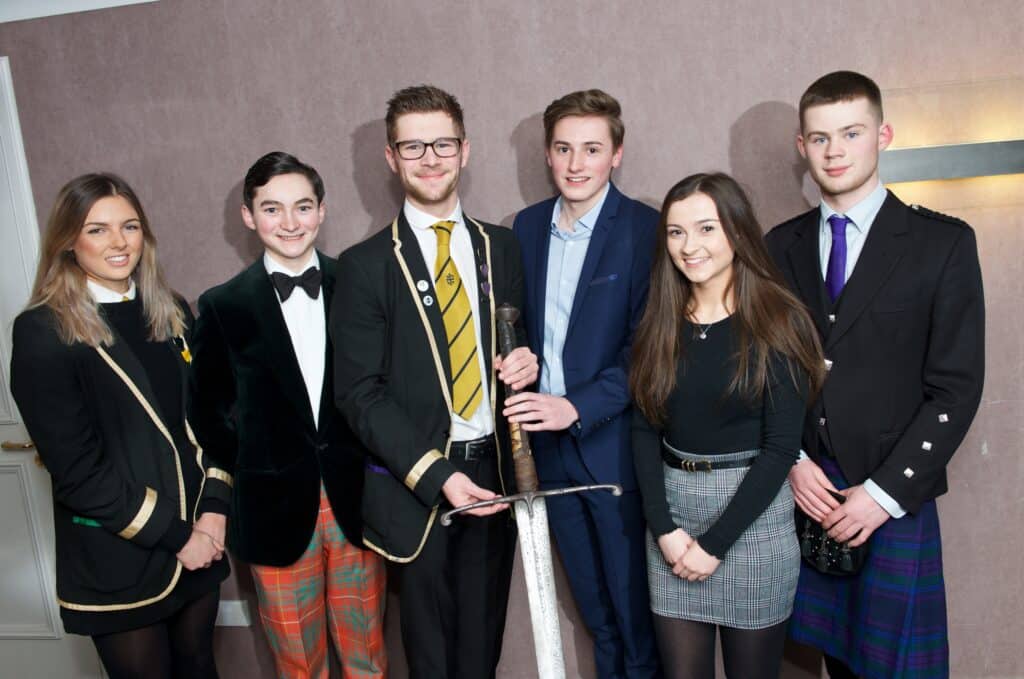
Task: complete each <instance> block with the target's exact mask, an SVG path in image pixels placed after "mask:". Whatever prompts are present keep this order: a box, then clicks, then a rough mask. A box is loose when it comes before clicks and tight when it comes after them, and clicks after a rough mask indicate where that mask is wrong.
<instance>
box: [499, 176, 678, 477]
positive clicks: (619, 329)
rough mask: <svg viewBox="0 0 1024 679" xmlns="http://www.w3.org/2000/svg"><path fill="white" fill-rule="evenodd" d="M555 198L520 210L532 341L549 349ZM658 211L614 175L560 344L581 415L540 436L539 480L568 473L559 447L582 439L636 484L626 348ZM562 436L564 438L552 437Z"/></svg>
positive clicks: (594, 459) (592, 465)
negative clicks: (625, 191)
mask: <svg viewBox="0 0 1024 679" xmlns="http://www.w3.org/2000/svg"><path fill="white" fill-rule="evenodd" d="M555 200H556V199H555V198H549V199H548V200H545V201H541V202H540V203H537V204H535V205H531V206H530V207H528V208H525V209H524V210H522V211H521V212H520V213H519V214H518V215H516V219H515V223H514V225H513V227H512V228H513V229H514V230H515V234H516V237H517V238H518V240H519V243H520V246H521V247H522V250H523V273H524V280H525V295H524V302H523V304H524V306H525V309H524V318H525V325H526V334H527V338H528V340H529V343H530V349H531V351H533V353H535V354H536V355H537V356H543V353H544V309H545V307H546V306H547V301H546V300H545V293H546V288H547V272H548V251H549V249H550V242H551V213H552V210H553V209H554V206H555ZM657 225H658V212H657V211H656V210H654V209H653V208H651V207H649V206H647V205H644V204H643V203H640V202H638V201H635V200H632V199H631V198H628V197H626V196H624V195H622V193H621V192H619V190H618V189H616V188H615V185H614V184H612V185H611V186H610V187H609V189H608V196H607V197H606V198H605V202H604V206H603V207H602V208H601V214H600V215H599V216H598V218H597V223H596V225H595V226H594V232H593V234H592V235H591V238H590V244H589V246H588V247H587V255H586V258H585V259H584V261H583V269H582V271H581V272H580V279H579V282H578V283H577V288H576V297H575V299H574V300H573V305H572V313H571V315H570V316H569V327H568V330H567V333H566V338H565V348H564V351H563V353H562V361H563V363H562V364H563V368H564V372H565V386H566V394H565V396H566V398H568V399H569V401H570V402H572V404H573V405H574V406H575V407H576V410H577V412H579V416H580V426H579V428H578V430H577V431H572V430H570V431H569V432H565V433H564V434H562V435H560V436H542V435H535V436H534V437H533V439H532V441H533V444H534V446H533V447H534V450H535V452H536V456H535V459H536V463H537V473H538V475H539V477H540V479H541V481H561V480H565V479H563V478H561V477H562V476H564V474H563V473H562V472H561V468H562V467H561V465H560V464H559V463H558V460H557V459H556V457H555V456H556V455H557V450H554V449H552V448H556V447H561V446H565V445H575V446H576V447H577V450H578V451H579V454H580V455H581V457H582V458H583V462H584V464H585V465H586V467H587V469H588V470H589V471H590V473H591V474H592V475H593V477H594V479H595V480H596V481H598V482H600V483H619V484H622V486H623V487H624V488H625V489H627V490H631V489H634V488H636V476H635V473H634V471H633V458H632V455H630V454H629V451H630V396H629V352H630V348H631V346H632V343H633V333H634V331H635V330H636V326H637V324H638V323H639V322H640V316H641V315H642V314H643V310H644V305H645V304H646V302H647V289H648V287H649V285H650V271H651V258H652V256H653V254H654V247H655V233H656V232H657ZM558 441H560V443H555V442H558Z"/></svg>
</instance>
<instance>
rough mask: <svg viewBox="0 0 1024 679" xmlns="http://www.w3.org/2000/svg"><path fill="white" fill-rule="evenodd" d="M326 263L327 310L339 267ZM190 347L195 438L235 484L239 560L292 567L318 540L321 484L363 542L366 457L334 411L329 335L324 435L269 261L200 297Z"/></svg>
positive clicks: (232, 519) (234, 547)
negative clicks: (361, 515)
mask: <svg viewBox="0 0 1024 679" xmlns="http://www.w3.org/2000/svg"><path fill="white" fill-rule="evenodd" d="M318 257H319V261H320V269H321V271H322V275H323V279H322V284H321V291H322V293H323V295H324V312H325V313H327V310H328V309H329V308H330V304H331V299H332V296H333V295H334V291H335V275H336V263H335V261H334V260H333V259H331V258H329V257H327V256H325V255H323V254H321V253H318ZM293 294H305V293H304V292H303V291H302V290H301V289H300V290H297V291H296V292H295V293H293ZM192 344H193V355H194V357H193V363H192V368H193V373H194V393H193V398H192V416H191V417H192V420H193V426H194V427H195V431H196V436H197V437H198V439H199V442H200V443H201V444H202V445H203V447H204V449H206V451H207V454H208V455H209V456H210V457H211V458H213V459H215V460H216V461H217V465H218V466H219V467H221V468H222V469H224V470H226V471H227V472H228V473H229V474H230V475H231V477H232V479H233V483H234V492H233V493H232V496H231V513H230V516H229V517H228V546H229V547H230V549H231V551H232V553H233V554H235V555H236V556H237V557H238V558H240V559H242V560H243V561H247V562H249V563H253V564H259V565H267V566H287V565H289V564H292V563H294V562H295V561H296V560H297V559H298V558H299V557H300V556H301V555H302V553H303V552H304V551H305V549H306V547H307V546H308V545H309V541H310V539H311V537H312V535H313V529H314V527H315V525H316V519H317V514H318V512H319V507H320V485H321V482H322V483H323V485H324V487H325V489H326V491H327V497H328V499H329V500H330V503H331V508H332V509H333V511H334V516H335V519H336V520H337V522H338V524H339V525H340V526H341V528H342V530H343V531H344V533H345V536H346V537H347V538H348V539H349V540H351V541H353V542H356V543H359V541H360V535H361V532H362V531H361V522H360V518H359V506H360V498H361V493H362V455H361V451H360V449H359V447H358V446H357V445H356V444H355V442H354V440H353V438H352V435H351V432H350V431H349V429H348V427H347V426H346V424H345V422H344V420H343V419H342V418H341V416H340V415H339V414H338V412H337V411H336V410H335V409H334V404H333V401H332V397H333V393H334V386H333V379H332V367H331V366H332V362H333V351H332V349H331V343H330V338H328V340H327V343H326V359H325V361H326V362H325V370H324V384H323V390H322V393H321V398H320V403H319V428H318V427H317V425H316V424H315V423H314V420H313V412H312V410H311V409H310V404H309V396H308V392H307V390H306V385H305V383H304V382H303V378H302V373H301V371H300V369H299V364H298V359H297V358H296V356H295V350H294V349H293V347H292V342H291V337H290V335H289V334H288V327H287V325H286V324H285V320H284V315H283V314H282V312H281V304H280V302H278V298H277V293H276V292H275V290H274V287H273V283H272V282H271V279H270V276H269V275H268V274H267V271H266V267H265V266H264V263H263V258H262V256H261V257H260V258H259V259H258V260H257V261H256V262H255V263H253V264H252V265H251V266H250V267H249V268H247V269H245V270H244V271H242V272H241V273H240V274H238V275H237V276H235V277H234V278H232V279H231V280H229V281H228V282H226V283H224V284H222V285H219V286H217V287H215V288H212V289H210V290H208V291H207V292H206V293H204V294H203V295H202V296H201V297H200V298H199V318H198V320H197V321H196V327H195V332H194V333H193V341H192Z"/></svg>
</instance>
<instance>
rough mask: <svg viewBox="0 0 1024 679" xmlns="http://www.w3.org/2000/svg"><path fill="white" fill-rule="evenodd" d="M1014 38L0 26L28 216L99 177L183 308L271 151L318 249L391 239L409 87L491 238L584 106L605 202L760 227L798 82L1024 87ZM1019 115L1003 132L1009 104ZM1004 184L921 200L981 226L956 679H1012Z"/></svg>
mask: <svg viewBox="0 0 1024 679" xmlns="http://www.w3.org/2000/svg"><path fill="white" fill-rule="evenodd" d="M1022 26H1024V4H1022V3H1020V2H1019V0H990V1H988V2H986V3H984V4H983V5H981V4H979V5H974V4H970V3H963V2H953V1H952V0H938V1H937V2H933V3H929V4H927V5H924V4H921V3H894V2H882V1H879V0H862V1H861V2H858V3H850V2H820V1H811V0H779V1H777V2H771V3H765V2H756V1H753V0H749V1H742V2H740V1H736V2H721V3H704V2H693V1H689V2H679V1H678V0H677V1H675V2H654V1H641V2H634V3H621V2H610V1H608V0H602V1H599V2H586V3H585V2H570V3H560V4H552V3H548V2H539V1H537V0H523V1H522V2H516V3H498V2H488V1H486V0H484V1H482V2H477V3H463V2H456V1H454V0H434V1H433V2H430V3H425V2H423V3H420V2H408V1H399V0H378V1H377V2H342V1H340V0H302V1H301V2H291V3H284V2H276V1H275V0H160V2H157V3H152V4H146V5H138V6H134V7H126V8H121V9H113V10H104V11H97V12H89V13H85V14H78V15H69V16H60V17H52V18H46V19H39V20H33V21H25V22H15V23H10V24H3V25H0V55H4V56H8V57H10V59H11V67H12V70H13V75H14V85H15V91H16V96H17V100H18V106H19V112H20V117H21V126H22V131H23V133H24V142H25V147H26V151H27V154H28V161H29V168H30V171H31V178H32V184H33V188H34V192H35V197H36V205H37V209H38V212H39V215H40V218H41V219H45V215H47V214H48V212H49V208H50V204H51V202H52V200H53V197H54V195H55V193H56V191H57V189H58V188H59V187H60V186H61V184H63V183H64V182H65V181H66V180H67V179H69V178H70V177H72V176H73V175H76V174H79V173H82V172H86V171H91V170H99V169H109V170H113V171H116V172H118V173H121V174H122V175H124V176H125V177H126V178H128V179H129V181H131V182H132V183H133V184H134V186H135V187H136V189H137V190H138V191H139V193H140V194H141V196H142V198H143V201H144V204H145V205H146V208H147V211H148V212H149V215H150V218H151V220H152V221H153V223H154V224H155V228H156V231H157V235H158V237H159V239H160V250H161V256H162V260H163V262H164V264H165V266H166V269H167V273H168V275H169V277H170V279H171V281H172V282H173V284H174V285H175V286H176V287H177V288H178V289H179V290H180V291H181V292H182V293H183V294H185V295H186V296H187V297H188V298H189V299H191V300H194V299H195V298H196V297H197V296H198V295H199V294H200V293H201V292H202V291H203V290H205V289H206V288H208V287H210V286H211V285H213V284H215V283H218V282H221V281H223V280H225V279H226V278H228V277H229V276H230V275H232V274H234V273H235V272H236V271H237V270H239V269H240V268H241V267H242V266H243V265H244V264H246V263H248V262H249V261H251V260H252V259H253V257H254V256H255V255H256V253H257V252H258V248H257V246H256V243H255V242H254V241H253V239H252V238H250V234H249V232H248V231H246V230H245V229H244V228H243V227H242V225H241V222H240V220H239V218H238V209H237V206H238V204H239V201H240V197H239V196H240V187H241V179H242V176H243V173H244V172H245V169H246V168H247V167H248V165H249V164H250V163H251V162H252V161H253V160H255V159H256V158H257V157H258V156H259V155H261V154H263V153H264V152H266V151H270V150H273V149H278V148H280V149H285V150H288V151H291V152H293V153H295V154H296V155H298V156H299V157H300V158H303V159H304V160H306V161H308V162H311V163H312V164H314V165H316V166H317V167H318V168H319V169H320V171H321V173H322V174H323V176H324V179H325V181H326V184H327V201H328V210H329V215H328V219H327V222H326V224H325V227H324V228H323V229H322V233H323V237H322V242H321V247H322V248H323V249H324V250H325V251H327V252H329V253H332V254H336V253H337V252H339V251H340V250H341V249H342V248H344V247H346V246H348V245H351V244H353V243H355V242H357V241H359V240H361V239H363V238H364V237H366V236H367V235H368V234H370V233H372V232H373V231H375V230H376V229H377V228H379V227H380V226H382V225H383V224H384V223H385V222H386V221H388V220H390V219H391V217H392V216H393V215H394V214H395V212H396V210H397V208H398V205H399V198H400V196H399V192H398V190H397V187H396V185H395V183H394V182H393V181H392V179H391V177H390V174H389V172H388V171H387V168H386V166H385V164H384V161H383V158H382V149H383V144H384V130H383V120H382V118H383V114H384V103H385V101H386V99H387V98H388V96H389V95H390V94H391V93H392V92H393V91H394V90H396V89H398V88H399V87H402V86H405V85H408V84H414V83H419V82H432V83H435V84H437V85H440V86H442V87H444V88H447V89H449V90H451V91H452V92H454V93H455V94H456V95H457V96H458V97H459V98H460V100H461V101H462V104H463V106H464V107H465V110H466V115H467V119H466V122H467V127H468V134H469V137H470V138H471V139H472V143H473V155H472V158H471V161H470V166H469V169H468V172H466V173H465V175H464V177H465V180H464V183H463V191H462V197H463V202H464V205H465V206H466V208H467V210H468V211H469V212H470V213H471V214H473V215H475V216H478V217H481V218H484V219H488V220H491V221H496V222H501V223H503V224H506V225H507V224H510V223H511V218H512V216H513V215H514V214H515V212H516V211H517V210H519V209H520V208H521V207H522V206H523V205H525V204H527V203H530V202H533V201H536V200H539V199H541V198H543V197H545V196H546V195H548V194H549V193H550V192H551V186H550V184H549V181H548V179H547V174H546V167H545V165H544V161H543V156H542V148H541V144H542V142H541V139H542V134H541V127H540V112H541V111H542V110H543V108H544V106H545V105H546V104H547V103H548V102H550V101H551V100H552V99H554V98H555V97H557V96H559V95H561V94H564V93H565V92H568V91H570V90H575V89H580V88H585V87H601V88H603V89H605V90H607V91H609V92H611V93H613V94H614V95H615V96H617V97H618V98H619V99H620V100H621V102H622V104H623V109H624V116H625V121H626V126H627V135H626V157H625V161H624V163H623V167H622V168H621V169H620V170H619V171H618V174H617V176H616V180H617V182H618V183H619V185H620V186H621V188H623V189H624V190H625V191H626V192H627V193H630V194H632V195H634V196H636V197H639V198H642V199H644V200H646V201H648V202H650V203H652V204H657V203H659V202H660V199H661V197H662V195H663V194H664V192H665V191H666V189H667V188H668V187H669V186H670V185H671V184H672V183H673V182H675V181H676V180H678V179H680V178H681V177H683V176H684V175H686V174H689V173H691V172H694V171H698V170H705V169H723V170H726V171H730V172H732V173H733V174H734V175H736V176H737V177H738V178H739V179H740V180H742V181H743V182H745V183H746V185H747V186H748V187H749V188H750V190H751V191H752V193H753V196H754V198H755V202H756V205H757V207H758V208H759V210H760V214H761V216H762V219H763V221H764V222H765V223H766V224H770V223H774V222H776V221H779V220H781V219H783V218H785V217H787V216H789V215H792V214H794V213H796V212H797V211H800V210H803V209H805V208H806V206H807V204H808V203H807V199H806V198H805V197H804V195H803V189H802V170H801V168H800V165H799V162H798V157H797V155H796V152H795V150H794V148H793V145H792V141H791V140H792V136H793V134H794V131H795V126H796V114H795V110H794V104H795V101H796V99H797V98H798V97H799V95H800V93H801V92H802V91H803V89H804V88H805V87H806V85H807V84H808V83H810V82H811V81H812V80H813V79H814V78H816V77H817V76H819V75H821V74H823V73H825V72H827V71H830V70H834V69H837V68H852V69H855V70H860V71H863V72H865V73H868V74H870V75H872V76H873V77H874V78H875V79H876V80H877V81H878V82H879V84H880V85H881V86H882V88H883V89H885V90H886V91H900V92H905V91H910V92H911V93H913V92H914V91H915V88H926V87H931V86H933V85H936V84H941V83H961V84H962V83H984V82H987V81H990V80H994V79H1009V82H1010V83H1011V84H1012V86H1014V87H1018V88H1020V89H1021V91H1024V87H1022V86H1021V84H1020V83H1021V82H1022V80H1024V50H1022V49H1021V47H1020V42H1019V36H1020V30H1021V27H1022ZM1022 100H1024V99H1021V98H1020V97H1018V98H1017V99H1016V101H1017V102H1020V101H1022ZM961 103H962V102H958V99H957V97H955V96H949V97H945V98H943V97H941V96H939V97H938V98H930V99H928V100H927V101H924V100H922V101H921V102H920V104H921V105H920V106H919V107H918V112H920V113H922V114H923V113H925V112H926V113H927V114H928V115H929V116H931V117H932V118H935V117H939V118H942V117H943V116H946V115H947V114H952V113H953V112H954V110H955V109H956V107H957V106H959V105H961ZM982 103H984V102H982ZM901 111H902V113H901V115H902V116H903V117H902V118H901V120H900V121H898V122H897V140H899V138H900V136H899V135H900V124H903V125H905V126H909V127H911V128H913V126H914V122H915V120H916V118H915V117H914V113H915V107H914V106H910V107H909V109H908V108H907V107H903V109H901ZM1016 113H1017V118H1018V119H1024V115H1021V114H1022V113H1024V111H1022V109H1021V107H1020V105H1019V104H1018V105H1017V109H1016ZM1005 181H1006V182H1009V188H1005V187H1004V190H1000V191H989V190H979V191H976V192H970V191H966V192H959V193H958V192H957V191H956V190H954V191H952V192H947V191H945V190H933V196H934V199H935V201H937V202H938V203H942V205H935V206H936V207H941V209H943V210H945V211H947V212H950V213H952V214H955V215H957V216H960V217H963V218H965V219H967V220H968V221H970V222H971V223H972V224H973V225H974V227H975V228H976V229H977V232H978V240H979V247H980V251H981V257H982V266H983V269H984V275H985V285H986V291H987V296H988V318H989V321H988V323H989V325H988V352H989V366H988V367H989V378H988V382H987V386H986V390H985V398H984V402H983V404H982V407H981V411H980V413H979V416H978V419H977V421H976V423H975V426H974V428H973V429H972V431H971V434H970V435H969V437H968V439H967V441H966V442H965V443H964V445H963V447H962V448H961V450H960V452H959V453H958V454H957V456H956V458H954V461H953V463H952V468H951V485H952V490H951V492H950V494H949V495H948V496H947V497H946V498H944V499H943V500H942V502H941V503H940V507H941V515H942V520H943V524H944V535H945V541H944V544H945V547H946V563H947V569H946V572H947V580H948V584H949V595H950V596H949V599H950V611H949V614H950V621H951V635H952V660H953V667H954V676H955V677H961V678H968V677H969V678H971V679H981V678H989V677H1014V676H1024V662H1022V661H1020V660H1019V657H1020V649H1019V639H1020V634H1019V631H1018V630H1019V625H1018V622H1019V613H1020V611H1021V610H1022V609H1024V606H1022V604H1024V577H1022V576H1021V574H1020V569H1018V568H1016V567H1015V566H1014V565H1013V564H1016V563H1018V562H1019V554H1020V546H1019V540H1018V539H1017V538H1019V536H1020V528H1019V527H1020V525H1021V524H1022V522H1024V505H1022V503H1021V502H1020V495H1021V491H1020V488H1021V487H1022V485H1024V466H1022V464H1021V462H1020V460H1021V459H1022V457H1021V452H1022V451H1021V427H1022V425H1021V423H1022V422H1024V388H1022V386H1021V384H1022V383H1024V380H1022V377H1024V375H1022V373H1024V340H1022V339H1021V338H1022V337H1024V327H1022V325H1024V321H1022V317H1021V315H1020V313H1019V312H1020V300H1021V298H1022V296H1024V289H1022V285H1024V284H1022V283H1021V281H1024V275H1022V274H1024V270H1022V264H1021V256H1020V255H1021V253H1024V242H1022V241H1024V191H1021V189H1022V188H1024V182H1022V181H1021V177H1020V176H1018V177H1015V178H1007V179H1005ZM940 186H941V185H940ZM926 193H927V191H926ZM922 202H924V201H922ZM926 204H927V203H926ZM933 205H934V203H933ZM515 587H516V589H515V591H514V593H513V603H512V610H511V613H510V616H509V629H508V631H507V634H506V645H505V655H504V658H503V661H502V665H501V672H500V675H501V676H502V677H506V678H511V677H530V676H534V673H535V670H534V669H533V664H532V663H533V659H532V648H531V644H530V637H529V633H528V630H527V629H526V628H525V625H526V624H527V623H526V620H527V616H526V608H525V596H524V594H523V591H522V586H521V582H520V580H519V579H518V576H517V580H516V585H515ZM239 591H241V592H242V594H243V595H244V594H246V593H251V586H250V585H248V584H247V578H245V577H242V578H240V579H239V582H236V581H235V580H234V579H233V580H232V582H231V583H229V585H228V586H227V588H226V589H225V597H227V598H235V597H236V596H238V592H239ZM562 591H563V592H564V591H565V588H564V587H563V588H562ZM564 608H565V610H564V615H565V617H564V619H563V623H564V624H563V633H564V637H565V643H566V647H567V648H566V654H567V656H568V662H569V665H570V676H580V677H590V676H593V670H592V663H591V661H590V658H589V648H588V645H589V640H588V637H587V634H586V632H585V631H584V630H583V628H582V626H581V625H580V623H579V621H578V618H577V617H576V615H575V612H574V609H573V607H572V603H571V601H568V599H566V601H565V602H564ZM396 622H397V621H396V620H395V619H394V616H392V617H391V619H390V620H389V629H390V633H391V636H390V637H389V638H390V639H391V640H392V642H393V643H392V646H391V647H392V649H394V655H395V658H396V660H395V663H394V665H395V668H396V671H395V676H403V675H404V672H403V671H402V669H401V668H402V667H403V666H404V665H403V663H402V661H401V658H400V649H399V644H398V637H397V634H396V633H395V632H396V628H395V623H396ZM217 643H218V654H219V656H218V657H219V660H220V664H221V668H222V671H223V674H224V676H226V677H256V676H267V677H269V676H271V670H270V661H269V656H268V654H267V651H266V648H265V644H264V642H263V639H262V636H261V633H260V631H259V629H258V628H251V629H247V630H246V629H242V630H238V629H224V630H219V631H218V640H217ZM792 657H793V658H794V663H793V664H791V665H790V666H789V667H788V668H787V671H786V676H787V677H791V678H793V679H795V678H797V677H811V676H815V672H814V671H813V670H803V669H800V666H801V665H803V666H806V667H813V660H803V661H802V660H799V654H796V653H794V654H793V656H792Z"/></svg>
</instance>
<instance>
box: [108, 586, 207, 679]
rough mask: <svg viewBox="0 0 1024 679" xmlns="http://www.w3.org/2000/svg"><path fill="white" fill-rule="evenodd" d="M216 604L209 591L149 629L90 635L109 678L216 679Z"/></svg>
mask: <svg viewBox="0 0 1024 679" xmlns="http://www.w3.org/2000/svg"><path fill="white" fill-rule="evenodd" d="M219 600H220V592H219V591H217V590H214V591H213V592H210V593H209V594H207V595H205V596H202V597H200V598H198V599H196V600H195V601H192V602H189V603H188V604H186V605H185V607H184V608H182V609H181V610H179V611H178V612H176V613H175V614H174V615H172V616H170V617H169V618H166V619H164V620H161V621H160V622H158V623H155V624H153V625H149V626H148V627H142V628H139V629H133V630H129V631H127V632H115V633H113V634H100V635H97V636H94V637H93V638H92V641H93V643H94V644H96V650H97V651H99V654H100V660H102V661H103V667H104V668H105V669H106V671H107V674H108V675H110V679H217V666H216V665H215V664H214V661H213V623H214V621H215V620H216V619H217V603H218V602H219Z"/></svg>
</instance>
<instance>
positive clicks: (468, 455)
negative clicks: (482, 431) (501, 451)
mask: <svg viewBox="0 0 1024 679" xmlns="http://www.w3.org/2000/svg"><path fill="white" fill-rule="evenodd" d="M497 452H498V447H497V446H496V445H495V443H494V434H488V435H487V436H481V437H480V438H478V439H473V440H472V441H452V445H451V447H450V448H448V459H449V460H465V461H466V462H473V461H475V460H482V459H484V458H488V457H494V456H495V455H496V454H497Z"/></svg>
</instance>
